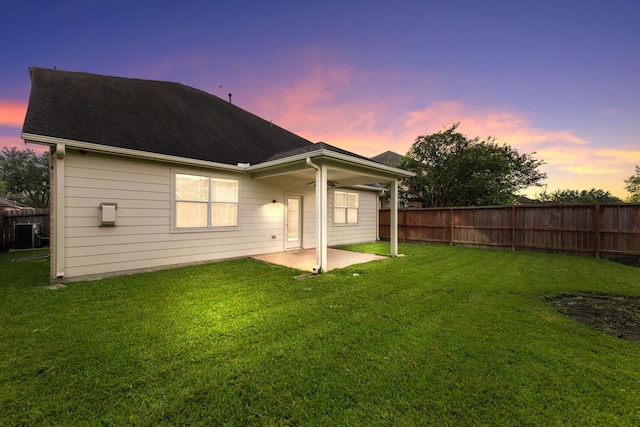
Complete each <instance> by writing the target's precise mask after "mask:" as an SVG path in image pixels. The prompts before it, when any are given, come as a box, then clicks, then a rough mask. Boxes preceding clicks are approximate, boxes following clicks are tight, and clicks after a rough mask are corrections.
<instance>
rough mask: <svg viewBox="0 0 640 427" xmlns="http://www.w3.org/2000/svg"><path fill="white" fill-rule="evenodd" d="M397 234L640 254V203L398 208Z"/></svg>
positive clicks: (383, 231)
mask: <svg viewBox="0 0 640 427" xmlns="http://www.w3.org/2000/svg"><path fill="white" fill-rule="evenodd" d="M379 215H380V219H379V233H380V234H379V236H380V238H381V239H383V240H387V239H389V224H390V212H389V210H388V209H383V210H380V213H379ZM398 240H399V241H402V242H431V243H445V244H449V245H464V246H479V247H492V248H501V249H511V250H514V251H516V250H527V251H543V252H553V253H563V254H571V255H587V256H594V257H603V258H620V257H636V258H637V257H640V204H639V203H635V204H585V205H582V204H575V205H573V204H572V205H515V206H488V207H465V208H429V209H400V210H399V212H398Z"/></svg>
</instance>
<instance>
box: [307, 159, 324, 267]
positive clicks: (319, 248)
mask: <svg viewBox="0 0 640 427" xmlns="http://www.w3.org/2000/svg"><path fill="white" fill-rule="evenodd" d="M306 162H307V165H309V166H311V167H312V168H314V169H315V170H316V266H315V267H314V268H313V269H314V270H315V271H316V272H317V273H322V272H323V271H325V270H326V263H327V166H326V165H324V164H320V165H317V164H315V163H313V162H312V161H311V158H309V157H307V159H306Z"/></svg>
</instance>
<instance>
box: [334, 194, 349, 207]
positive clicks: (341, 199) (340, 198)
mask: <svg viewBox="0 0 640 427" xmlns="http://www.w3.org/2000/svg"><path fill="white" fill-rule="evenodd" d="M334 196H335V197H334V200H335V201H334V203H335V206H336V207H345V206H347V193H345V192H344V191H336V192H335V193H334Z"/></svg>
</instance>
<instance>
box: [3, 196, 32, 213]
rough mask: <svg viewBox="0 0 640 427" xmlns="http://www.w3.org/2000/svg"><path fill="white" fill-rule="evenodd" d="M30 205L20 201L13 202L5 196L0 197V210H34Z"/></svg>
mask: <svg viewBox="0 0 640 427" xmlns="http://www.w3.org/2000/svg"><path fill="white" fill-rule="evenodd" d="M34 209H35V208H32V207H31V206H27V205H23V204H22V203H18V202H14V201H13V200H9V199H7V198H5V197H0V211H15V210H34Z"/></svg>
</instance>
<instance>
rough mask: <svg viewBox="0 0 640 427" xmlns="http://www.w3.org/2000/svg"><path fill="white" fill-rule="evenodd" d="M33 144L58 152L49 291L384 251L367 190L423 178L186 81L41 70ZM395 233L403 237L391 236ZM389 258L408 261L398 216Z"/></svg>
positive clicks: (32, 116)
mask: <svg viewBox="0 0 640 427" xmlns="http://www.w3.org/2000/svg"><path fill="white" fill-rule="evenodd" d="M29 71H30V74H31V83H32V87H31V94H30V98H29V106H28V110H27V114H26V117H25V122H24V127H23V132H22V138H23V139H24V140H25V142H27V143H33V144H44V145H47V146H49V147H50V153H51V166H52V173H51V193H52V194H51V196H52V197H51V213H52V215H51V218H52V219H51V223H52V224H51V225H52V227H51V230H52V232H51V249H52V254H51V256H52V262H51V279H52V280H53V281H72V280H81V279H88V278H92V277H104V276H108V275H118V274H126V273H130V272H139V271H149V270H154V269H162V268H168V267H171V266H179V265H188V264H194V263H201V262H209V261H213V260H220V259H227V258H234V257H247V256H253V255H258V254H266V253H273V252H281V251H286V250H294V249H300V248H316V266H315V268H314V269H315V271H317V272H322V271H323V267H324V266H325V264H326V260H327V247H328V246H329V245H339V244H347V243H356V242H366V241H373V240H375V239H376V236H377V227H378V225H377V218H378V216H377V202H376V201H377V197H378V194H379V191H380V189H379V188H376V187H373V186H370V185H367V184H368V183H372V182H390V183H391V189H392V191H391V193H392V198H393V197H397V186H398V181H399V180H401V179H403V178H405V177H410V176H412V173H410V172H407V171H404V170H400V169H398V168H395V167H392V166H388V165H384V164H381V163H378V162H375V161H372V160H370V159H367V158H365V157H362V156H359V155H357V154H354V153H351V152H348V151H345V150H342V149H340V148H337V147H333V146H331V145H329V144H326V143H312V142H310V141H308V140H306V139H304V138H301V137H300V136H298V135H295V134H293V133H291V132H289V131H287V130H285V129H283V128H281V127H279V126H277V125H276V124H274V123H272V122H270V121H267V120H264V119H262V118H259V117H257V116H255V115H253V114H251V113H249V112H247V111H245V110H243V109H241V108H239V107H238V106H236V105H234V104H232V103H231V102H228V101H226V100H223V99H221V98H218V97H216V96H213V95H211V94H208V93H206V92H203V91H200V90H197V89H194V88H191V87H187V86H184V85H181V84H178V83H171V82H161V81H151V80H140V79H131V78H121V77H110V76H103V75H96V74H89V73H81V72H67V71H60V70H50V69H44V68H30V70H29ZM394 227H395V229H393V228H394ZM391 234H392V236H393V238H392V239H391V243H390V245H391V254H392V255H397V212H396V221H395V222H394V224H393V225H392V230H391Z"/></svg>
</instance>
